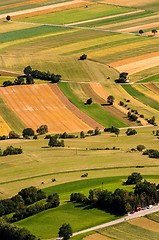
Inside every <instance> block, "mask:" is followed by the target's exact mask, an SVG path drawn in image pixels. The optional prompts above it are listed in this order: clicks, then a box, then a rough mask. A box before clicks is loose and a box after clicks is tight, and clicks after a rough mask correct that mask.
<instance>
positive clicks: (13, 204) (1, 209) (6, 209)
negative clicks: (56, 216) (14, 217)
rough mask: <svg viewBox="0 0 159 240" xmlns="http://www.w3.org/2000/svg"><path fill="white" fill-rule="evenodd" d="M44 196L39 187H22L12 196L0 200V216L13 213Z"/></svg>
mask: <svg viewBox="0 0 159 240" xmlns="http://www.w3.org/2000/svg"><path fill="white" fill-rule="evenodd" d="M44 198H46V195H45V193H44V192H43V191H42V190H41V189H37V188H36V187H33V186H31V187H28V188H24V189H22V190H21V191H20V192H19V193H18V194H17V195H15V196H13V197H12V198H8V199H3V200H0V216H3V215H6V214H9V213H13V212H14V211H16V210H18V209H21V208H23V207H25V206H28V205H30V204H33V203H35V202H37V201H40V200H41V199H44Z"/></svg>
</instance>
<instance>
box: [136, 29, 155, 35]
mask: <svg viewBox="0 0 159 240" xmlns="http://www.w3.org/2000/svg"><path fill="white" fill-rule="evenodd" d="M151 32H152V33H153V35H154V36H155V35H156V33H157V29H152V30H151ZM143 33H144V30H143V29H140V30H139V34H140V35H142V34H143Z"/></svg>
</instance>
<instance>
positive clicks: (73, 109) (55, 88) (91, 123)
mask: <svg viewBox="0 0 159 240" xmlns="http://www.w3.org/2000/svg"><path fill="white" fill-rule="evenodd" d="M50 88H51V89H52V90H53V91H54V93H55V94H56V95H57V96H58V97H59V99H60V100H61V101H62V102H63V103H64V105H65V106H66V107H67V108H68V109H69V110H70V111H71V112H73V113H74V114H75V115H76V116H77V117H78V118H79V119H81V120H82V121H83V122H85V123H87V124H88V125H89V126H90V127H91V128H93V129H95V128H96V127H99V128H100V129H103V128H104V127H103V126H102V125H101V124H99V123H97V122H96V121H95V120H94V119H92V118H91V117H89V116H87V115H86V114H85V113H83V112H82V111H80V110H79V109H78V108H77V107H76V106H75V105H73V104H72V103H71V102H70V101H69V100H68V99H67V98H66V97H65V95H64V94H63V93H62V91H61V90H60V89H59V87H58V86H57V85H56V84H50Z"/></svg>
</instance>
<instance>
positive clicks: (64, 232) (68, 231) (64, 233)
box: [58, 223, 73, 240]
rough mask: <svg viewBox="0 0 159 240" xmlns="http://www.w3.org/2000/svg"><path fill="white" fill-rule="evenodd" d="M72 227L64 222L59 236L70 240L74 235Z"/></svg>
mask: <svg viewBox="0 0 159 240" xmlns="http://www.w3.org/2000/svg"><path fill="white" fill-rule="evenodd" d="M72 233H73V232H72V228H71V226H70V224H67V223H64V224H62V226H61V227H60V229H59V232H58V234H59V237H61V238H62V239H63V240H68V239H69V238H70V237H71V236H72Z"/></svg>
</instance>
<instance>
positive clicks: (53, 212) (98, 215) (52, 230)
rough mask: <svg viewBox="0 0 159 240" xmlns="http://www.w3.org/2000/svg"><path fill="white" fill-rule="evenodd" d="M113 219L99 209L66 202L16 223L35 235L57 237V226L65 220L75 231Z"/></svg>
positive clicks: (113, 217)
mask: <svg viewBox="0 0 159 240" xmlns="http://www.w3.org/2000/svg"><path fill="white" fill-rule="evenodd" d="M94 216H95V217H94ZM46 219H47V221H46ZM114 219H116V217H115V216H113V215H110V214H109V213H105V212H103V211H101V210H98V209H87V208H84V207H82V206H80V205H79V204H72V203H67V204H65V205H63V206H59V207H58V208H56V209H50V210H47V211H45V212H43V213H39V214H37V215H36V216H34V217H29V218H28V219H26V220H22V221H19V222H18V223H17V225H18V226H22V227H26V228H27V229H29V230H30V231H31V232H32V233H33V234H35V235H36V236H37V237H40V238H43V239H45V238H47V239H48V238H52V237H57V236H58V229H59V227H60V226H61V225H62V224H63V223H65V222H69V223H70V225H71V226H72V229H73V232H76V231H79V230H82V229H85V228H89V227H91V226H95V225H98V224H102V223H104V222H109V221H112V220H114ZM41 226H43V227H41Z"/></svg>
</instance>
